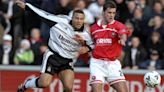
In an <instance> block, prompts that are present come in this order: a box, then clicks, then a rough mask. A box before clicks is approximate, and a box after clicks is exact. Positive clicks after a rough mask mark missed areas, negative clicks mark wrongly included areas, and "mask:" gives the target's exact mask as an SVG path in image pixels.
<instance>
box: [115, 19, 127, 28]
mask: <svg viewBox="0 0 164 92" xmlns="http://www.w3.org/2000/svg"><path fill="white" fill-rule="evenodd" d="M115 25H116V26H117V27H118V28H125V25H124V24H123V23H122V22H119V21H117V20H115Z"/></svg>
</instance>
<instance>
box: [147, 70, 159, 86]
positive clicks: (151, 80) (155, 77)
mask: <svg viewBox="0 0 164 92" xmlns="http://www.w3.org/2000/svg"><path fill="white" fill-rule="evenodd" d="M144 83H145V85H146V86H147V87H150V88H154V87H156V86H157V85H159V84H160V83H161V76H160V74H159V73H158V72H156V71H151V72H147V73H146V74H145V75H144Z"/></svg>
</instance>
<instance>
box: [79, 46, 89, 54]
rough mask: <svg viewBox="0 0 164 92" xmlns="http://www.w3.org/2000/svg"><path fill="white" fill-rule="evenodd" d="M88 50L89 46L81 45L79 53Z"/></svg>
mask: <svg viewBox="0 0 164 92" xmlns="http://www.w3.org/2000/svg"><path fill="white" fill-rule="evenodd" d="M88 51H89V48H88V47H87V46H82V47H80V48H79V51H78V52H79V54H85V53H87V52H88Z"/></svg>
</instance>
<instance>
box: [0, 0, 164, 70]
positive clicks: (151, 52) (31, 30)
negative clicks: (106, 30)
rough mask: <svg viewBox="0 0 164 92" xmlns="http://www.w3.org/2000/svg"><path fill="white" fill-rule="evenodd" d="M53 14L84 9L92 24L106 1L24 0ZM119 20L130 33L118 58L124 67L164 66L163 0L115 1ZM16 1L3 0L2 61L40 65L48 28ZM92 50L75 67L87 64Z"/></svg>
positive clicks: (0, 22)
mask: <svg viewBox="0 0 164 92" xmlns="http://www.w3.org/2000/svg"><path fill="white" fill-rule="evenodd" d="M24 1H25V2H28V3H31V4H32V5H34V6H36V7H38V8H41V9H43V10H45V11H47V12H50V13H52V14H55V15H58V14H64V15H68V16H70V17H71V16H72V12H73V10H76V9H82V10H83V11H84V13H85V15H86V18H85V23H86V24H87V25H88V26H90V25H92V24H93V23H95V22H96V20H98V19H100V18H102V6H103V4H104V3H105V0H24ZM113 1H115V2H116V4H117V8H118V9H117V16H116V19H117V20H118V21H120V22H122V23H124V24H125V25H126V27H127V30H128V31H131V36H130V37H129V38H128V40H127V45H126V46H125V47H124V48H123V50H122V55H121V56H120V57H119V59H120V60H121V63H122V65H123V68H124V69H153V70H154V69H164V46H163V45H164V24H163V18H164V0H113ZM14 2H15V0H0V64H3V65H8V64H14V65H40V64H41V63H42V57H43V53H44V52H45V51H46V49H47V41H48V37H49V27H48V25H47V24H45V23H44V22H43V21H42V20H41V19H40V18H39V16H38V15H36V14H34V13H33V12H31V11H24V10H22V9H20V8H19V7H18V6H17V5H15V4H14ZM89 54H90V53H87V54H84V55H81V56H80V57H79V58H78V60H77V62H76V63H75V66H77V67H88V66H89V58H90V55H89Z"/></svg>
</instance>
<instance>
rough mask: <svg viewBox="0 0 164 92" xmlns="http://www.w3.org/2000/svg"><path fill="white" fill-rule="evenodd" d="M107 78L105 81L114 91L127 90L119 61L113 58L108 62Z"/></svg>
mask: <svg viewBox="0 0 164 92" xmlns="http://www.w3.org/2000/svg"><path fill="white" fill-rule="evenodd" d="M108 71H109V72H108V74H109V75H108V78H107V81H108V82H109V84H110V85H111V87H113V88H114V89H115V90H116V92H128V88H127V84H126V80H125V77H124V74H123V72H122V70H121V64H120V61H118V60H115V61H112V62H109V63H108Z"/></svg>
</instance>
